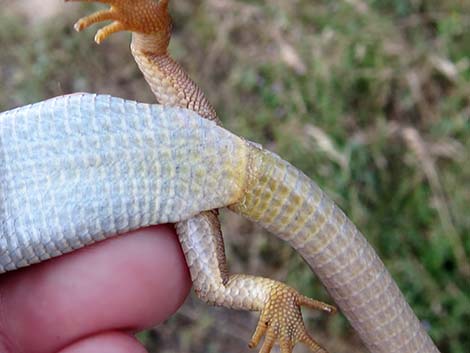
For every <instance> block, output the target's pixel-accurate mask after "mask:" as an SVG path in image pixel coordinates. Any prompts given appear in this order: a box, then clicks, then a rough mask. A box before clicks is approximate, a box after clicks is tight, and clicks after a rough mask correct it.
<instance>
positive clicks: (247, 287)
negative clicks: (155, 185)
mask: <svg viewBox="0 0 470 353" xmlns="http://www.w3.org/2000/svg"><path fill="white" fill-rule="evenodd" d="M177 230H178V235H179V237H180V242H181V246H182V249H183V252H184V254H185V256H186V261H187V263H188V266H189V269H190V272H191V278H192V280H193V285H194V289H195V292H196V294H197V295H198V297H199V298H200V299H202V300H203V301H205V302H208V303H209V304H213V305H218V306H225V307H228V308H232V309H237V310H250V311H259V312H261V315H260V319H259V321H258V325H257V327H256V330H255V332H254V334H253V337H252V339H251V341H250V343H249V347H250V348H254V347H256V346H257V345H258V343H259V342H260V341H261V339H262V338H263V336H265V340H264V343H263V345H262V347H261V350H260V352H261V353H269V352H270V351H271V349H272V347H273V346H274V344H275V343H276V342H278V343H279V345H280V347H281V351H282V353H291V352H292V349H293V347H294V346H295V344H297V343H299V342H301V343H303V344H305V345H306V346H308V347H309V348H310V350H311V351H312V352H316V353H325V352H326V351H325V350H324V349H323V348H321V347H320V345H318V344H317V343H316V342H315V341H314V340H313V339H312V338H311V337H310V335H309V334H308V333H307V331H306V329H305V325H304V322H303V319H302V313H301V311H300V308H301V306H306V307H309V308H312V309H319V310H322V311H325V312H327V313H335V312H336V309H335V308H334V307H333V306H331V305H328V304H325V303H322V302H319V301H316V300H313V299H310V298H308V297H305V296H303V295H302V294H300V293H299V292H297V291H296V290H295V289H293V288H291V287H289V286H288V285H286V284H284V283H281V282H278V281H275V280H272V279H269V278H263V277H256V276H251V275H245V274H230V273H229V271H228V268H227V264H226V259H225V253H224V246H223V239H222V233H221V231H220V224H219V221H218V218H217V217H216V214H215V213H211V212H203V213H201V214H199V215H197V216H195V217H193V218H191V219H189V220H187V221H184V222H179V223H178V224H177Z"/></svg>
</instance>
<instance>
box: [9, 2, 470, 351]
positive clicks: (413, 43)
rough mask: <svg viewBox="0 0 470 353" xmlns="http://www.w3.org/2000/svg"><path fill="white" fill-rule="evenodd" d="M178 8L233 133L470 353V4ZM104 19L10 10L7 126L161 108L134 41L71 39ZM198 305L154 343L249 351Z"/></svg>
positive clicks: (260, 256) (324, 330)
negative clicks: (348, 225) (37, 112)
mask: <svg viewBox="0 0 470 353" xmlns="http://www.w3.org/2000/svg"><path fill="white" fill-rule="evenodd" d="M465 6H466V7H465ZM98 7H99V6H98ZM171 7H172V13H173V17H174V22H175V25H174V36H173V40H172V44H171V51H172V53H173V54H174V56H175V57H176V58H177V60H178V61H180V62H181V63H182V64H183V65H184V66H185V67H186V68H187V70H188V71H189V73H190V75H191V76H192V77H193V78H194V79H195V80H196V81H197V82H198V83H200V85H201V86H202V87H203V89H204V90H205V92H206V93H207V95H208V97H209V98H210V100H211V101H212V102H213V103H214V104H215V106H216V107H217V109H218V111H219V115H220V116H221V117H222V119H223V121H224V123H225V126H226V127H228V128H229V129H230V130H232V131H234V132H236V133H237V134H239V135H242V136H245V137H247V138H248V139H250V140H254V141H257V142H259V143H262V144H264V145H265V146H266V147H267V148H269V149H271V150H274V151H276V152H277V153H279V154H280V155H281V156H283V157H284V158H285V159H287V160H289V161H291V162H292V163H293V164H294V165H296V166H297V167H299V168H301V169H302V170H303V171H304V172H305V173H307V174H308V175H310V176H311V177H312V178H313V179H314V180H315V181H316V182H317V183H318V184H319V185H321V186H322V187H323V188H324V189H326V190H327V192H328V193H329V194H330V195H331V196H332V197H333V198H334V199H335V200H336V201H337V202H338V204H339V205H341V207H342V208H343V209H344V210H345V211H346V213H347V214H348V215H349V216H350V217H351V218H352V220H353V221H354V222H355V223H356V224H357V225H358V227H359V228H360V229H361V230H362V231H363V233H364V234H365V235H366V236H367V238H368V239H369V241H370V242H371V243H372V244H373V245H374V247H375V248H376V249H377V250H378V252H379V254H380V256H381V258H382V259H383V260H384V262H385V264H386V265H387V267H388V268H389V269H390V271H391V272H392V274H393V277H394V278H395V279H396V280H397V282H398V283H399V286H400V288H401V289H402V290H403V292H404V293H405V296H406V297H407V299H408V300H409V302H410V304H411V306H412V307H413V308H414V310H415V311H416V313H417V314H418V316H419V317H420V318H421V319H422V320H423V323H424V324H425V325H426V327H427V328H428V329H429V332H430V334H431V336H432V337H433V339H434V340H435V341H436V342H437V344H438V346H439V348H440V349H441V351H442V352H451V353H464V352H468V348H465V347H469V346H470V337H469V335H468V332H469V329H470V263H469V261H470V217H469V210H470V163H469V160H470V159H469V156H470V121H469V119H470V118H469V117H470V4H464V2H463V1H458V0H449V1H445V2H444V1H437V0H427V1H425V0H394V1H390V0H369V1H365V0H341V1H335V2H331V1H318V0H315V1H312V0H292V1H282V0H265V1H261V0H245V1H235V0H223V1H220V0H219V1H217V0H205V1H204V0H198V1H190V0H185V1H183V0H180V1H173V2H172V4H171ZM93 8H97V7H96V6H95V7H90V6H86V7H82V8H81V10H80V12H79V13H71V12H67V13H65V14H63V15H61V16H57V17H55V18H53V19H52V20H49V21H46V22H43V23H36V24H34V25H27V22H28V20H27V18H26V17H22V16H21V15H15V11H13V10H11V11H8V10H9V9H8V8H7V9H6V10H5V11H3V10H2V13H0V47H1V48H2V50H1V51H0V92H2V93H3V94H1V95H0V110H5V109H8V108H11V107H14V106H18V105H24V104H26V103H31V102H35V101H38V100H41V99H44V98H47V97H51V96H55V95H59V94H65V93H69V92H74V91H93V92H100V93H110V94H114V95H118V96H121V97H125V98H131V99H138V100H140V101H148V102H153V97H152V95H151V93H150V92H149V90H148V88H147V86H146V84H145V82H144V81H143V79H142V78H141V75H140V73H139V72H138V70H137V68H136V66H135V64H134V62H133V60H132V58H131V56H130V54H129V50H128V41H129V35H128V34H120V35H115V36H114V37H113V38H111V40H109V41H108V42H107V43H106V44H104V45H103V46H102V47H96V46H95V45H94V43H93V42H92V37H93V34H94V33H93V31H87V32H85V33H83V34H80V35H77V34H75V33H74V32H73V31H72V30H71V28H72V24H73V22H74V20H76V19H77V18H78V17H79V16H80V15H83V14H85V13H89V12H90V10H91V9H93ZM224 219H225V221H226V224H227V225H226V226H225V228H226V233H228V236H227V237H226V239H227V247H228V254H229V257H230V260H231V265H232V266H231V267H232V269H234V270H236V271H246V272H251V273H257V274H263V275H269V276H273V277H276V278H278V279H285V278H286V277H287V280H288V282H289V283H290V284H292V285H294V286H295V287H297V288H299V289H300V290H301V291H302V292H303V293H305V294H308V295H311V296H314V297H317V298H320V299H323V300H326V301H328V296H327V294H326V293H325V292H324V290H323V289H322V287H321V284H319V283H318V281H317V280H316V279H315V278H314V277H313V276H312V275H311V273H310V271H309V270H308V269H307V268H306V266H305V265H304V264H303V262H302V260H301V259H299V258H298V256H297V255H295V253H294V252H293V251H291V250H290V249H288V248H286V246H285V245H283V244H281V243H280V242H276V241H274V242H273V241H272V237H268V236H264V235H263V236H262V237H259V236H257V235H258V234H260V233H265V232H264V231H262V230H261V229H259V228H257V227H255V226H252V225H250V224H248V223H246V222H244V221H241V220H239V219H236V218H234V216H233V215H231V214H225V215H224ZM247 249H249V251H248V252H249V254H247ZM194 305H196V306H197V305H198V304H193V303H192V302H191V303H189V304H187V309H186V311H183V314H182V315H180V317H179V318H178V317H177V318H176V319H172V320H170V322H169V323H168V324H167V328H165V326H163V328H161V329H159V330H157V331H151V332H149V333H146V334H143V335H142V337H141V338H142V340H144V341H145V342H146V343H147V344H148V346H149V347H153V346H155V345H156V344H158V346H159V347H160V348H159V351H165V352H170V351H175V350H178V351H192V352H197V351H206V352H207V351H222V350H224V351H226V352H239V351H245V348H243V347H245V346H244V345H241V346H240V345H238V346H237V345H236V344H235V343H233V337H232V336H234V333H233V332H237V330H236V329H233V330H232V329H231V330H232V332H231V333H230V334H227V333H223V332H222V333H220V334H217V335H216V336H218V335H220V336H221V337H222V339H221V340H222V341H223V340H225V343H224V342H221V343H215V342H214V336H215V335H214V330H216V331H217V329H216V328H215V327H216V326H217V324H216V323H215V322H214V321H211V319H210V318H208V317H207V316H203V317H202V318H201V315H202V314H200V313H201V312H200V311H197V310H199V309H197V308H196V309H195V308H194ZM195 310H196V311H195ZM188 313H189V314H188ZM216 315H221V313H220V311H216ZM231 315H232V314H231V313H228V314H227V316H226V317H227V318H232V316H231ZM233 315H235V314H233ZM306 315H307V317H309V318H315V320H314V321H312V322H309V323H310V324H311V327H312V328H314V330H315V334H314V336H316V337H318V335H320V337H322V336H323V339H319V340H320V341H321V342H323V344H324V345H325V346H326V347H328V348H329V350H330V351H331V352H343V351H344V352H346V351H348V352H351V347H352V346H354V347H360V346H359V345H358V343H357V338H354V337H352V333H351V329H350V328H349V327H348V326H347V324H346V322H345V320H344V319H342V318H341V317H340V316H337V317H336V318H333V319H331V318H328V319H327V318H326V317H324V316H321V315H318V314H316V313H306ZM181 316H182V317H181ZM230 320H231V319H230ZM241 320H242V322H245V321H247V320H248V322H249V325H251V326H250V327H254V322H255V321H256V320H255V319H253V318H252V317H249V316H248V317H246V316H242V317H241ZM193 321H195V323H192V322H193ZM230 325H234V324H233V323H231V324H230ZM237 325H242V324H239V323H237ZM219 326H220V323H219ZM168 327H170V328H171V329H168ZM229 327H230V326H229ZM237 327H238V326H237ZM182 328H185V330H186V331H185V332H190V336H191V338H188V337H187V334H186V336H185V334H184V333H182V334H181V335H180V336H179V337H180V338H179V339H178V341H177V344H178V349H175V346H174V345H173V346H171V345H170V344H168V345H166V344H165V343H163V342H162V337H163V336H164V335H163V334H162V332H164V333H165V332H166V333H168V334H169V335H170V333H169V332H168V331H176V330H179V331H181V330H182ZM242 331H243V330H242ZM159 332H160V333H159ZM243 332H244V331H243ZM227 335H229V336H230V335H231V336H230V337H231V338H230V339H227ZM243 335H245V333H243ZM248 335H249V333H248V334H247V335H246V336H245V337H243V339H248V338H249V337H248ZM194 337H197V340H195V339H194ZM331 337H334V338H335V339H334V340H331ZM155 342H157V343H155ZM188 342H190V343H188ZM195 342H200V343H195ZM227 342H230V345H229V344H228V343H227ZM341 342H343V343H344V344H343V343H341ZM172 344H176V343H175V342H172ZM162 347H163V348H162ZM221 347H223V348H221ZM233 347H236V348H233ZM348 347H349V348H348ZM358 349H360V348H358ZM362 349H363V348H362Z"/></svg>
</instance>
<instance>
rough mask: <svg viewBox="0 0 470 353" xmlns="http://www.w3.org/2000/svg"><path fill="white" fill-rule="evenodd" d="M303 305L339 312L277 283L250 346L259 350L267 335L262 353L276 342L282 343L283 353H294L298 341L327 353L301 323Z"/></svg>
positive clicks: (316, 350) (313, 349)
mask: <svg viewBox="0 0 470 353" xmlns="http://www.w3.org/2000/svg"><path fill="white" fill-rule="evenodd" d="M301 306H306V307H308V308H311V309H317V310H322V311H326V312H328V313H330V314H334V313H336V308H335V307H334V306H331V305H328V304H325V303H322V302H320V301H317V300H314V299H310V298H308V297H305V296H303V295H301V294H299V293H298V292H297V291H296V290H295V289H293V288H290V287H288V286H287V285H285V284H283V283H280V282H275V284H274V285H273V287H272V289H271V291H270V294H269V298H268V300H267V302H266V304H265V306H264V308H263V310H262V311H261V316H260V318H259V321H258V325H257V326H256V330H255V333H254V334H253V337H252V338H251V341H250V343H249V345H248V346H249V347H250V348H254V347H256V346H257V345H258V343H259V341H260V340H261V337H263V336H265V339H264V342H263V345H262V347H261V350H260V353H269V352H270V351H271V349H272V347H273V346H274V343H275V341H276V339H277V340H279V345H280V348H281V352H282V353H291V352H292V349H293V348H294V346H295V344H297V343H298V342H301V343H303V344H305V345H306V346H307V347H309V349H310V350H311V351H312V352H317V353H326V350H325V349H323V348H322V347H321V346H320V345H319V344H318V343H317V342H315V341H314V340H313V338H311V337H310V335H309V334H308V333H307V331H306V329H305V325H304V322H303V320H302V313H301V311H300V307H301Z"/></svg>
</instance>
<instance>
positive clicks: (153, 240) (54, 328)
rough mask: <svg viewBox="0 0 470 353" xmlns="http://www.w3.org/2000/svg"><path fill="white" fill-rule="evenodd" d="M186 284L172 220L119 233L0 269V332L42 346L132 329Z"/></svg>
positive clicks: (35, 349) (155, 315) (23, 345)
mask: <svg viewBox="0 0 470 353" xmlns="http://www.w3.org/2000/svg"><path fill="white" fill-rule="evenodd" d="M189 286H190V280H189V275H188V271H187V267H186V264H185V261H184V257H183V255H182V252H181V248H180V245H179V242H178V241H177V237H176V235H175V232H174V229H173V226H158V227H152V228H147V229H144V230H140V231H138V232H134V233H131V234H128V235H121V236H119V237H116V238H114V239H109V240H107V241H104V242H101V243H98V244H95V245H93V246H90V247H87V248H84V249H81V250H78V251H76V252H74V253H71V254H68V255H65V256H62V257H59V258H55V259H52V260H50V261H47V262H44V263H41V264H38V265H35V266H32V267H30V268H27V269H24V270H19V271H16V272H12V273H11V274H6V275H3V276H1V277H0V298H1V300H0V313H1V314H2V315H0V331H1V332H0V337H1V338H5V339H6V340H7V341H9V342H15V344H16V345H17V346H18V349H17V350H18V351H21V352H23V351H24V352H31V353H43V352H44V353H46V352H47V353H48V352H52V351H57V350H58V349H59V348H61V347H64V346H66V345H67V344H69V343H70V342H74V341H76V340H77V339H79V338H81V337H85V336H89V335H92V334H94V333H96V332H103V331H108V330H110V329H120V328H122V329H126V330H140V329H143V328H146V327H151V326H153V325H155V324H157V323H160V322H161V321H163V320H164V319H166V318H167V317H168V316H169V315H171V314H172V313H173V312H174V311H175V310H176V309H177V308H178V307H179V305H181V303H182V302H183V300H184V298H185V297H186V295H187V293H188V290H189ZM12 351H15V350H14V349H12Z"/></svg>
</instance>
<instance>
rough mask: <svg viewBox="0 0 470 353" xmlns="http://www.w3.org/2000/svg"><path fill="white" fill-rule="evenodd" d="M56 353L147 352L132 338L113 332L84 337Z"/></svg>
mask: <svg viewBox="0 0 470 353" xmlns="http://www.w3.org/2000/svg"><path fill="white" fill-rule="evenodd" d="M58 353H147V350H146V349H145V347H144V346H142V344H141V343H140V342H139V341H138V340H137V339H136V338H135V337H134V336H131V335H129V334H126V333H123V332H119V331H117V332H116V331H115V332H104V333H100V334H97V335H95V336H89V337H86V338H84V339H81V340H79V341H77V342H74V343H73V344H71V345H70V346H68V347H66V348H64V349H62V350H60V351H59V352H58Z"/></svg>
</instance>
